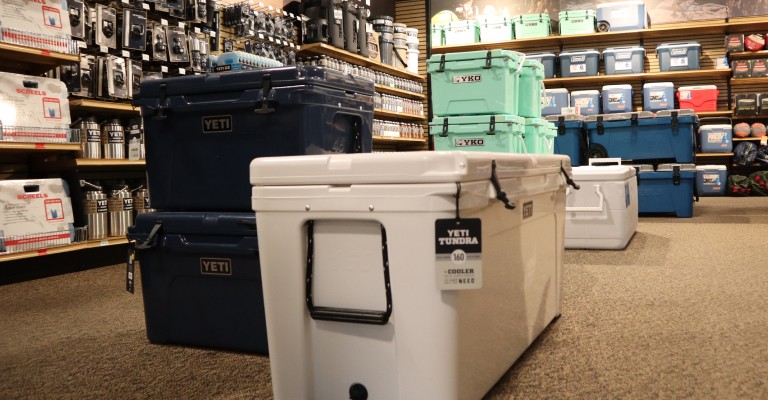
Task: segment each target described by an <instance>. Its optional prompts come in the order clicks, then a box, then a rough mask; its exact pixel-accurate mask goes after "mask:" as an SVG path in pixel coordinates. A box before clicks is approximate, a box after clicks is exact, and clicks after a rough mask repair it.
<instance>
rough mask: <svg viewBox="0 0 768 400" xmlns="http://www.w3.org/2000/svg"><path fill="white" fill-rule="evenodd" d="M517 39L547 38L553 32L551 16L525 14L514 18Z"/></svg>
mask: <svg viewBox="0 0 768 400" xmlns="http://www.w3.org/2000/svg"><path fill="white" fill-rule="evenodd" d="M512 20H513V21H514V22H515V38H517V39H532V38H540V37H547V36H549V33H550V31H551V28H550V21H549V14H524V15H518V16H516V17H513V18H512Z"/></svg>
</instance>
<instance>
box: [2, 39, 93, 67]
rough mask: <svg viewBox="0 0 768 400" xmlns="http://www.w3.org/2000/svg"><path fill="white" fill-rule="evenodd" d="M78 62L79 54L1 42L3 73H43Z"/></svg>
mask: <svg viewBox="0 0 768 400" xmlns="http://www.w3.org/2000/svg"><path fill="white" fill-rule="evenodd" d="M77 62H80V56H79V55H77V54H64V53H57V52H54V51H48V50H42V49H36V48H34V47H27V46H20V45H17V44H12V43H5V42H0V66H1V67H0V69H2V70H3V71H11V72H27V73H42V72H45V71H47V70H50V69H51V68H53V67H55V66H58V65H62V64H69V63H77Z"/></svg>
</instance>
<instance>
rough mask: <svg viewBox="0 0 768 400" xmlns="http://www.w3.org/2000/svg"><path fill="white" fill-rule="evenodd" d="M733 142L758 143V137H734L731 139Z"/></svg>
mask: <svg viewBox="0 0 768 400" xmlns="http://www.w3.org/2000/svg"><path fill="white" fill-rule="evenodd" d="M733 141H734V142H759V141H760V138H759V137H751V136H750V137H735V138H733Z"/></svg>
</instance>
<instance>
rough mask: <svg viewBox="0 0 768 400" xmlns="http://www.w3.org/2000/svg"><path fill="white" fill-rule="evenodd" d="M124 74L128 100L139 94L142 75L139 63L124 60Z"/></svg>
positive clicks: (128, 59) (127, 59)
mask: <svg viewBox="0 0 768 400" xmlns="http://www.w3.org/2000/svg"><path fill="white" fill-rule="evenodd" d="M125 74H126V79H127V80H128V82H127V84H126V88H127V89H128V98H129V99H132V98H133V95H135V94H137V93H139V89H140V88H141V76H142V74H143V71H142V64H141V61H136V60H132V59H130V58H126V59H125Z"/></svg>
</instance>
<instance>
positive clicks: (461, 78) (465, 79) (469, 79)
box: [453, 74, 483, 83]
mask: <svg viewBox="0 0 768 400" xmlns="http://www.w3.org/2000/svg"><path fill="white" fill-rule="evenodd" d="M482 80H483V76H482V75H480V74H477V75H456V76H454V77H453V83H477V82H481V81H482Z"/></svg>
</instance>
